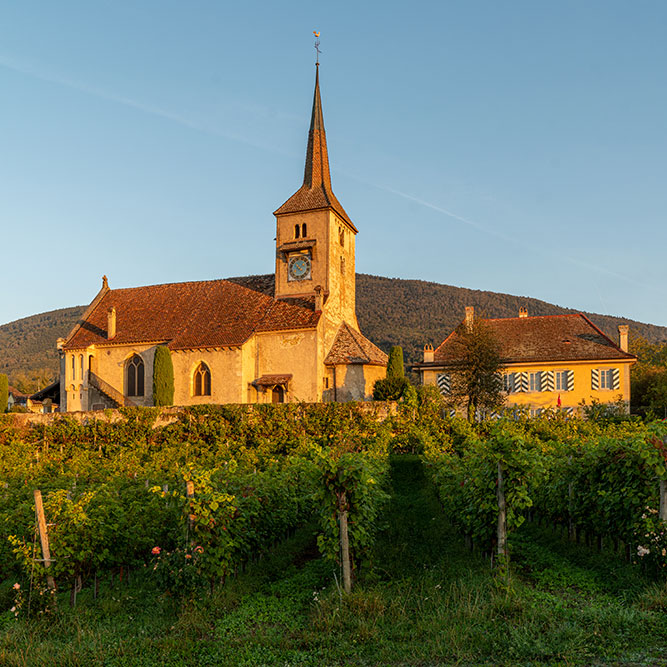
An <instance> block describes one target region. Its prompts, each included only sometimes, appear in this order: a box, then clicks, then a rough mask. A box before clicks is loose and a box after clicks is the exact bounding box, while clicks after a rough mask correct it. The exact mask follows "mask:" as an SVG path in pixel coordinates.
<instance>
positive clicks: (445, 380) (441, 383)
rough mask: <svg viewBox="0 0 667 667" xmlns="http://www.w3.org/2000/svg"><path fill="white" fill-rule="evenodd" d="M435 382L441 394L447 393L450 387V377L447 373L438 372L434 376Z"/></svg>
mask: <svg viewBox="0 0 667 667" xmlns="http://www.w3.org/2000/svg"><path fill="white" fill-rule="evenodd" d="M435 383H436V384H437V385H438V389H439V390H440V393H441V394H443V395H444V394H449V392H450V391H451V389H452V384H451V379H450V377H449V373H438V375H437V376H436V378H435Z"/></svg>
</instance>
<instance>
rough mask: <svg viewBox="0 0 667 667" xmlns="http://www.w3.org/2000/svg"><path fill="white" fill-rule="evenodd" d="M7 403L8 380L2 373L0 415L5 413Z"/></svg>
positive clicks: (0, 375) (0, 374) (0, 378)
mask: <svg viewBox="0 0 667 667" xmlns="http://www.w3.org/2000/svg"><path fill="white" fill-rule="evenodd" d="M8 401H9V380H8V379H7V376H6V375H5V374H4V373H0V413H2V412H7V404H8Z"/></svg>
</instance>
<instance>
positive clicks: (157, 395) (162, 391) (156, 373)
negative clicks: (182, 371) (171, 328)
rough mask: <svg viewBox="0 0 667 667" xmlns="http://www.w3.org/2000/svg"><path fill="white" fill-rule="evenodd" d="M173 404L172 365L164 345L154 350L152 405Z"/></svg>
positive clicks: (167, 349)
mask: <svg viewBox="0 0 667 667" xmlns="http://www.w3.org/2000/svg"><path fill="white" fill-rule="evenodd" d="M173 404H174V365H173V364H172V362H171V352H169V348H168V347H167V346H166V345H158V346H157V347H156V348H155V358H154V360H153V405H156V406H166V405H173Z"/></svg>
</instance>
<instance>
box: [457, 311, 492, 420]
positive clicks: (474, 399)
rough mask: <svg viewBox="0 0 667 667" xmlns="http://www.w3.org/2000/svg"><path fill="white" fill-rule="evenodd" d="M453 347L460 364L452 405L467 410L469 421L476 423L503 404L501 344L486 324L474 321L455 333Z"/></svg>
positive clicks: (458, 365)
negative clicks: (476, 420)
mask: <svg viewBox="0 0 667 667" xmlns="http://www.w3.org/2000/svg"><path fill="white" fill-rule="evenodd" d="M452 344H453V345H454V347H455V350H456V352H455V355H456V357H457V359H458V362H457V363H456V366H455V367H453V368H452V371H451V376H452V377H451V385H450V402H451V404H452V407H460V406H462V405H463V406H465V408H466V412H467V414H468V421H474V420H475V419H477V418H479V417H480V416H484V415H486V414H487V413H489V412H491V411H492V410H496V409H498V408H500V407H501V406H502V404H503V402H504V396H503V393H502V378H501V374H500V371H501V358H500V342H499V341H498V340H497V339H496V337H495V335H494V333H493V331H492V329H491V328H490V327H489V326H488V325H487V324H486V323H485V322H484V321H483V320H480V319H475V320H473V322H472V325H471V326H469V327H468V326H466V325H464V324H462V325H461V326H460V327H459V328H458V329H457V330H456V336H455V338H453V341H452Z"/></svg>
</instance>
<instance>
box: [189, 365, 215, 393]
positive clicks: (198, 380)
mask: <svg viewBox="0 0 667 667" xmlns="http://www.w3.org/2000/svg"><path fill="white" fill-rule="evenodd" d="M193 389H194V391H193V393H194V395H195V396H210V395H211V371H210V369H209V367H208V366H207V365H206V364H205V363H204V362H203V361H202V362H201V363H200V364H199V366H197V369H196V370H195V376H194V387H193Z"/></svg>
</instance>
